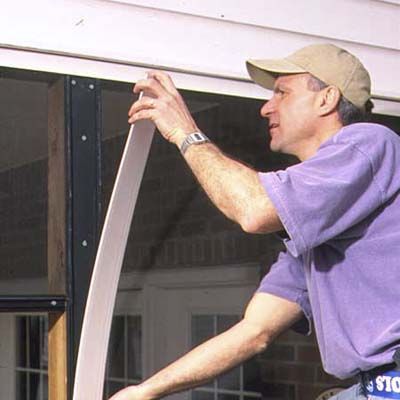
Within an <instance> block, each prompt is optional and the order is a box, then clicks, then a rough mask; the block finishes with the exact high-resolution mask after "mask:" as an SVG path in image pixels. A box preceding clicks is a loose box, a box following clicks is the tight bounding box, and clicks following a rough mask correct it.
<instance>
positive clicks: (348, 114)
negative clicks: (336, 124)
mask: <svg viewBox="0 0 400 400" xmlns="http://www.w3.org/2000/svg"><path fill="white" fill-rule="evenodd" d="M307 86H308V89H310V90H312V91H313V92H318V91H320V90H322V89H325V88H326V87H328V85H327V84H326V83H325V82H323V81H321V80H320V79H318V78H316V77H315V76H313V75H310V77H309V79H308V83H307ZM373 107H374V104H373V103H372V101H371V100H368V101H367V103H366V105H365V110H360V109H359V108H358V107H356V106H355V105H354V104H352V103H351V102H350V101H349V100H347V99H346V98H345V97H343V96H340V100H339V105H338V108H337V111H338V115H339V118H340V122H341V123H342V124H343V126H346V125H350V124H354V123H356V122H367V121H369V119H370V117H371V111H372V108H373Z"/></svg>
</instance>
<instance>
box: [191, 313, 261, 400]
mask: <svg viewBox="0 0 400 400" xmlns="http://www.w3.org/2000/svg"><path fill="white" fill-rule="evenodd" d="M238 321H239V316H237V315H192V330H191V337H192V347H195V346H197V345H199V344H200V343H203V342H204V341H205V340H207V339H210V338H211V337H213V336H215V335H218V334H220V333H222V332H224V331H226V330H227V329H229V328H230V327H231V326H233V325H234V324H236V323H237V322H238ZM259 382H260V376H259V366H258V365H257V362H256V361H255V360H254V359H251V360H248V361H246V362H245V363H243V364H242V365H240V366H238V367H236V368H234V369H232V370H231V371H229V372H227V373H225V374H224V375H222V376H220V377H219V378H217V379H215V380H214V381H213V382H210V383H208V384H206V385H204V386H202V387H199V388H197V389H194V390H192V400H243V399H250V398H252V399H254V398H261V393H260V387H259Z"/></svg>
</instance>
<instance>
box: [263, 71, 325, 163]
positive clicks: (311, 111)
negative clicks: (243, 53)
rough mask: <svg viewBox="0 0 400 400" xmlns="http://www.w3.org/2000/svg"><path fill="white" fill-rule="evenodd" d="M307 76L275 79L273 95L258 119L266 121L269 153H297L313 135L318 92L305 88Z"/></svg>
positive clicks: (302, 150)
mask: <svg viewBox="0 0 400 400" xmlns="http://www.w3.org/2000/svg"><path fill="white" fill-rule="evenodd" d="M308 78H309V75H308V74H294V75H283V76H279V77H278V78H277V79H276V81H275V86H274V95H273V97H272V99H271V100H269V101H268V102H267V103H265V104H264V105H263V107H262V108H261V110H260V113H261V116H262V117H264V118H268V120H269V124H268V125H269V133H270V135H271V143H270V147H271V150H272V151H276V152H281V153H287V154H292V155H295V156H297V157H299V158H300V159H302V157H301V154H302V153H303V152H304V149H305V148H306V147H307V145H308V144H309V143H310V140H312V138H313V136H314V135H315V127H316V124H317V116H318V114H317V113H316V110H317V97H318V93H319V92H315V91H312V90H310V89H309V88H308V86H307V83H308Z"/></svg>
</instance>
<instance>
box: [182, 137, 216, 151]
mask: <svg viewBox="0 0 400 400" xmlns="http://www.w3.org/2000/svg"><path fill="white" fill-rule="evenodd" d="M209 142H210V139H209V138H208V137H207V136H206V135H205V134H204V133H202V132H193V133H191V134H189V135H187V136H186V138H185V140H184V141H183V142H182V144H181V148H180V151H181V153H182V155H183V154H185V153H186V150H187V149H188V147H189V146H191V145H192V144H202V143H209Z"/></svg>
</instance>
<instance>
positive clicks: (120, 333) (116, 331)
mask: <svg viewBox="0 0 400 400" xmlns="http://www.w3.org/2000/svg"><path fill="white" fill-rule="evenodd" d="M124 322H125V321H124V317H122V316H115V317H114V318H113V323H112V328H111V334H110V344H109V350H108V354H109V355H108V359H109V367H108V374H109V377H113V378H124V376H125V371H124V362H125V359H124V355H125V354H126V352H125V323H124Z"/></svg>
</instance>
